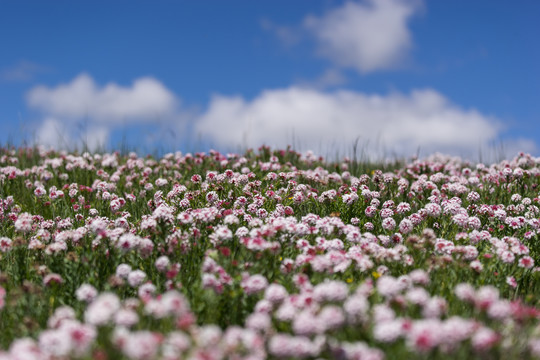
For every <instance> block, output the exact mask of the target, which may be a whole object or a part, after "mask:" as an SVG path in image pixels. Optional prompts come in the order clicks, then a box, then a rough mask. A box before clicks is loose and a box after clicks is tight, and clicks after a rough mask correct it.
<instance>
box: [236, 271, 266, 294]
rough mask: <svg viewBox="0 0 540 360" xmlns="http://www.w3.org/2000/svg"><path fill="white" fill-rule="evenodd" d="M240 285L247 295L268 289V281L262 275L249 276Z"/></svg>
mask: <svg viewBox="0 0 540 360" xmlns="http://www.w3.org/2000/svg"><path fill="white" fill-rule="evenodd" d="M240 285H241V286H242V289H243V290H244V292H245V293H246V294H248V295H251V294H255V293H258V292H259V291H262V290H264V289H266V287H267V286H268V280H266V278H265V277H264V276H262V275H260V274H255V275H251V276H249V275H248V276H245V277H244V279H243V280H242V282H241V284H240Z"/></svg>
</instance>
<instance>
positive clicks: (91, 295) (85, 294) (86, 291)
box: [75, 284, 98, 303]
mask: <svg viewBox="0 0 540 360" xmlns="http://www.w3.org/2000/svg"><path fill="white" fill-rule="evenodd" d="M97 293H98V292H97V290H96V288H95V287H93V286H92V285H90V284H82V285H81V286H79V288H78V289H77V291H76V292H75V296H76V297H77V300H79V301H85V302H87V303H90V302H92V301H93V300H94V299H95V298H96V296H97Z"/></svg>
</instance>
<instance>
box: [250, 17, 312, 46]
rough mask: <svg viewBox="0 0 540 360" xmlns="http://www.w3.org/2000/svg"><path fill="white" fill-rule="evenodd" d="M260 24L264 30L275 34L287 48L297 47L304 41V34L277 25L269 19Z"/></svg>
mask: <svg viewBox="0 0 540 360" xmlns="http://www.w3.org/2000/svg"><path fill="white" fill-rule="evenodd" d="M260 24H261V27H262V28H263V29H264V30H266V31H270V32H273V33H274V34H275V35H276V36H277V37H278V39H279V40H280V41H281V42H282V43H283V44H284V45H286V46H292V45H296V44H297V43H298V42H300V40H301V39H302V34H301V33H300V32H299V31H298V30H297V29H294V28H292V27H289V26H283V25H277V24H275V23H273V22H272V21H270V20H268V19H262V20H261V21H260Z"/></svg>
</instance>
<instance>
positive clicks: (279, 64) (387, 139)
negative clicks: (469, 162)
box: [0, 0, 540, 158]
mask: <svg viewBox="0 0 540 360" xmlns="http://www.w3.org/2000/svg"><path fill="white" fill-rule="evenodd" d="M539 14H540V2H538V1H535V0H520V1H503V0H495V1H494V0H475V1H467V0H453V1H436V0H424V1H422V0H362V1H328V0H309V1H308V0H296V1H283V0H272V1H247V0H246V1H239V0H231V1H206V0H203V1H187V0H186V1H136V0H130V1H120V0H117V1H48V2H44V1H25V0H21V1H17V2H14V1H7V0H0V46H1V47H0V49H1V52H2V56H0V124H1V129H2V131H1V132H0V142H1V143H2V144H6V143H14V144H22V143H27V144H32V143H34V142H38V143H41V144H44V145H46V146H54V147H68V148H73V147H76V146H80V145H81V144H82V143H83V142H85V143H87V144H88V145H89V146H91V147H94V148H95V147H97V146H98V145H100V144H101V145H105V146H107V147H108V148H109V149H114V148H117V147H119V146H120V145H121V144H122V143H123V142H126V143H127V145H128V146H130V147H133V148H136V149H138V150H141V151H152V150H153V149H158V150H159V151H173V150H181V151H184V152H185V151H205V150H208V149H210V148H215V149H218V150H220V151H240V150H241V149H243V148H245V147H258V146H259V145H262V144H267V145H270V146H273V147H285V146H286V145H287V144H292V145H294V146H295V147H296V148H298V149H299V150H308V149H311V150H314V151H315V152H318V153H323V155H324V154H328V153H332V152H335V151H338V152H347V151H348V150H350V149H351V148H352V144H353V143H354V142H355V141H356V140H358V142H359V144H360V147H361V148H362V150H363V151H365V152H367V153H372V154H379V155H381V156H394V155H398V156H410V155H413V154H415V153H418V152H419V153H420V154H421V155H424V156H425V155H428V154H429V153H432V152H435V151H439V152H444V153H450V154H456V155H462V156H466V157H469V158H475V157H478V153H479V151H482V153H483V154H490V153H491V154H494V153H500V152H501V151H502V150H501V149H503V150H504V151H505V152H506V155H507V156H513V155H514V154H515V152H517V151H526V152H531V153H533V154H535V155H538V152H539V149H540V147H539V146H540V145H539V144H540V125H539V124H540V81H539V80H540V70H539V66H538V64H540V46H538V40H537V36H538V34H540V22H538V21H537V20H538V15H539Z"/></svg>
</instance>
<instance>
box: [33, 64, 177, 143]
mask: <svg viewBox="0 0 540 360" xmlns="http://www.w3.org/2000/svg"><path fill="white" fill-rule="evenodd" d="M26 102H27V104H28V106H29V107H31V108H32V109H34V110H37V111H38V112H40V113H41V114H42V115H43V117H44V120H43V121H42V123H41V127H40V131H39V133H38V135H37V138H38V140H39V141H40V142H41V143H43V144H46V145H49V143H52V144H57V145H58V144H60V145H62V144H64V143H65V145H66V146H64V147H69V146H72V143H73V142H75V141H76V142H80V141H81V140H82V141H84V142H86V143H87V145H88V146H89V147H90V148H95V147H96V146H98V145H99V146H101V145H104V144H106V142H107V139H108V137H109V134H110V132H111V131H112V130H113V129H114V128H115V127H116V126H119V125H123V126H125V125H127V124H134V123H148V122H154V121H156V119H160V120H162V119H169V118H174V117H177V116H178V106H179V100H178V98H177V97H176V96H175V95H174V94H173V93H172V92H171V91H170V90H168V89H167V88H166V87H165V86H164V85H163V84H162V83H161V82H159V81H158V80H156V79H154V78H151V77H143V78H139V79H136V80H135V81H134V82H133V83H132V84H131V86H120V85H118V84H115V83H109V84H107V85H105V86H102V87H100V86H99V85H97V84H96V83H95V81H94V80H93V78H92V77H91V76H90V75H88V74H84V73H83V74H81V75H79V76H77V77H75V78H74V79H73V80H72V81H71V82H69V83H67V84H60V85H58V86H55V87H47V86H43V85H40V86H36V87H34V88H32V89H31V90H30V91H29V92H28V93H27V94H26ZM81 124H84V127H85V129H84V133H82V132H81V131H77V130H78V128H79V127H80V125H81ZM59 130H60V131H59ZM54 132H56V133H57V134H54ZM58 136H60V137H61V138H64V139H67V140H66V141H64V142H56V140H55V139H56V137H58ZM66 142H67V143H66Z"/></svg>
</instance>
